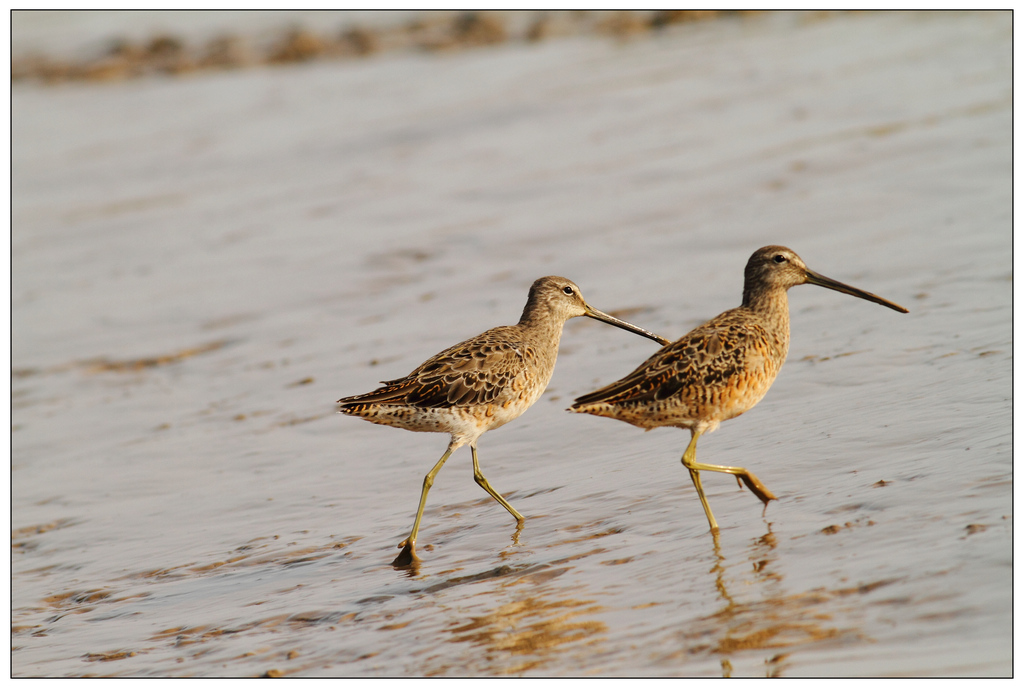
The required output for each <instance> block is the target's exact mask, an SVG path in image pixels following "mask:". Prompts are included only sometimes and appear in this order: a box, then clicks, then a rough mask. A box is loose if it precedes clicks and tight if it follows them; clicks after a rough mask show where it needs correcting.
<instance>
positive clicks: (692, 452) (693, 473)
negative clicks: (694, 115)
mask: <svg viewBox="0 0 1024 688" xmlns="http://www.w3.org/2000/svg"><path fill="white" fill-rule="evenodd" d="M698 437H700V433H699V432H692V434H691V437H690V444H689V445H688V446H687V447H686V451H685V452H684V453H683V466H685V467H686V468H687V469H688V470H689V471H690V479H691V480H693V486H694V487H695V488H697V496H698V497H700V503H701V505H702V506H703V507H704V514H705V515H706V516H707V517H708V525H710V526H711V532H712V533H717V532H718V522H717V521H715V515H714V514H712V513H711V505H710V504H708V499H707V497H705V496H704V487H703V486H702V485H701V484H700V473H699V472H698V471H697V469H696V468H693V467H692V466H693V465H694V458H696V456H697V438H698Z"/></svg>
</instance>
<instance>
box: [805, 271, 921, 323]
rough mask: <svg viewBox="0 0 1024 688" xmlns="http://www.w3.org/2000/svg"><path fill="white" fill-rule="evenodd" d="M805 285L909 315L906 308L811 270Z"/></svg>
mask: <svg viewBox="0 0 1024 688" xmlns="http://www.w3.org/2000/svg"><path fill="white" fill-rule="evenodd" d="M807 284H816V285H818V286H819V287H825V288H826V289H832V290H834V291H839V292H842V293H844V294H849V295H850V296H856V297H857V298H860V299H864V300H866V301H874V302H875V303H880V304H882V305H883V306H885V307H887V308H891V309H893V310H894V311H899V312H900V313H909V312H910V311H908V310H907V309H906V308H904V307H903V306H901V305H899V304H897V303H893V302H892V301H886V300H885V299H883V298H882V297H881V296H875V295H874V294H872V293H870V292H866V291H861V290H860V289H857V288H856V287H851V286H850V285H848V284H843V283H842V282H837V281H835V280H834V279H831V278H829V277H825V276H824V275H819V274H818V273H816V272H814V271H813V270H807Z"/></svg>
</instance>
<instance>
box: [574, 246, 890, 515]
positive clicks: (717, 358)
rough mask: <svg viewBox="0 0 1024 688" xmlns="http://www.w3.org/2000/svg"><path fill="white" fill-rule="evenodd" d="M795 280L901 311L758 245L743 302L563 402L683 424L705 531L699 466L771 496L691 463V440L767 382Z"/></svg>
mask: <svg viewBox="0 0 1024 688" xmlns="http://www.w3.org/2000/svg"><path fill="white" fill-rule="evenodd" d="M798 284H816V285H818V286H819V287H826V288H828V289H834V290H835V291H839V292H842V293H844V294H850V295H851V296H857V297H859V298H862V299H867V300H868V301H874V302H875V303H880V304H882V305H883V306H887V307H889V308H892V309H893V310H896V311H899V312H901V313H906V312H907V309H906V308H904V307H903V306H900V305H897V304H895V303H893V302H891V301H886V300H885V299H883V298H882V297H880V296H875V295H874V294H869V293H868V292H866V291H861V290H860V289H856V288H854V287H851V286H848V285H846V284H843V283H842V282H837V281H835V280H834V279H830V278H828V277H825V276H823V275H819V274H818V273H816V272H814V271H813V270H811V269H809V268H808V267H807V266H806V265H804V262H803V261H802V260H801V259H800V256H798V255H797V254H796V253H794V252H793V251H792V250H790V249H788V248H786V247H784V246H765V247H764V248H760V249H758V250H757V251H755V252H754V255H752V256H750V260H749V261H747V267H746V270H745V272H744V284H743V305H741V306H740V307H739V308H733V309H732V310H728V311H726V312H724V313H722V314H721V315H719V316H718V317H716V318H712V319H711V320H709V321H707V322H706V323H704V324H703V325H701V326H699V327H697V328H695V329H694V330H693V331H691V332H690V333H689V334H687V335H686V336H685V337H683V338H682V339H679V340H677V341H675V342H673V343H671V344H669V345H667V346H665V347H663V348H662V349H661V350H659V351H658V352H657V353H655V354H654V355H653V356H651V357H650V358H649V359H647V360H646V361H644V363H643V364H641V365H640V367H639V368H637V369H636V370H634V371H633V372H632V373H630V374H629V375H627V376H626V377H624V378H622V379H621V380H619V381H618V382H613V383H611V384H610V385H607V386H605V387H602V388H601V389H598V390H596V391H593V392H591V393H589V394H584V395H583V396H581V397H579V398H578V399H576V402H575V403H574V404H573V405H572V407H570V408H569V411H571V412H573V413H590V414H593V415H595V416H606V417H608V418H615V419H616V420H621V421H625V422H627V423H630V424H632V425H636V426H637V427H640V428H643V429H645V430H650V429H652V428H657V427H663V426H667V427H675V428H684V429H687V430H689V431H690V444H689V446H687V448H686V452H685V453H684V454H683V459H682V461H683V466H685V467H686V468H687V470H689V471H690V478H691V479H692V480H693V486H694V487H695V488H697V495H698V496H699V497H700V501H701V504H702V505H703V506H704V513H705V514H707V517H708V523H709V524H710V526H711V532H712V533H717V532H718V523H717V522H716V521H715V517H714V515H713V514H712V513H711V507H710V506H709V505H708V500H707V498H706V497H705V496H704V488H703V487H702V486H701V483H700V471H716V472H719V473H731V474H732V475H734V476H736V482H737V483H739V481H740V480H742V481H743V483H745V484H746V486H747V487H748V488H750V491H751V492H753V493H754V494H755V495H757V497H758V498H759V499H760V500H761V501H762V502H764V504H765V507H767V505H768V502H769V501H770V500H772V499H775V495H773V494H772V493H771V492H770V491H769V490H768V488H766V487H765V486H764V485H763V484H762V483H761V481H760V480H758V479H757V476H755V475H754V474H753V473H751V472H750V471H748V470H747V469H746V468H740V467H738V466H716V465H712V464H705V463H697V460H696V459H697V439H698V438H699V437H700V436H701V435H703V434H704V433H707V432H713V431H714V430H715V429H717V428H718V425H719V423H721V422H722V421H723V420H729V419H730V418H735V417H736V416H738V415H740V414H741V413H745V412H746V411H749V410H750V409H752V408H753V407H754V406H755V405H756V404H757V402H759V401H761V399H762V398H763V397H764V395H765V393H767V392H768V388H769V387H771V386H772V382H774V381H775V376H776V375H778V374H779V369H780V368H782V364H783V363H784V362H785V361H786V354H787V353H788V351H789V303H788V299H787V296H786V291H787V290H788V289H789V288H790V287H795V286H796V285H798Z"/></svg>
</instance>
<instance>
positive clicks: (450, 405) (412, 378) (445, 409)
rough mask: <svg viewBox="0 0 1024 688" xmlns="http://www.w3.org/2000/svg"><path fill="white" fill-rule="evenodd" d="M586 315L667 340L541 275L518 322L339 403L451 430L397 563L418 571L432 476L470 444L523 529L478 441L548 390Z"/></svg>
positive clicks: (377, 416) (389, 421)
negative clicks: (564, 346) (571, 329)
mask: <svg viewBox="0 0 1024 688" xmlns="http://www.w3.org/2000/svg"><path fill="white" fill-rule="evenodd" d="M580 315H585V316H587V317H589V318H594V319H595V320H600V321H601V322H605V323H608V324H609V325H615V326H616V327H621V328H622V329H624V330H628V331H630V332H634V333H636V334H639V335H642V336H644V337H647V338H649V339H653V340H655V341H656V342H658V343H660V344H668V343H669V341H668V340H667V339H665V338H663V337H659V336H658V335H656V334H653V333H651V332H648V331H647V330H644V329H642V328H639V327H637V326H636V325H631V324H630V323H627V322H625V321H622V320H619V319H618V318H614V317H612V316H610V315H608V314H606V313H602V312H601V311H599V310H597V309H596V308H592V307H591V306H590V305H589V304H587V302H586V301H584V300H583V296H582V295H581V294H580V289H579V287H577V286H576V285H575V284H574V283H573V282H572V281H570V280H567V279H566V278H564V277H541V278H540V279H539V280H537V281H536V282H534V283H533V286H532V287H530V295H529V297H528V298H527V300H526V307H525V308H524V309H523V315H522V317H521V318H520V319H519V322H518V323H517V324H515V325H508V326H502V327H495V328H493V329H490V330H487V331H486V332H484V333H483V334H479V335H477V336H476V337H473V338H472V339H467V340H466V341H464V342H462V343H461V344H456V345H455V346H453V347H450V348H448V349H445V350H444V351H442V352H441V353H439V354H437V355H436V356H433V357H432V358H430V359H428V360H427V361H426V362H424V363H423V364H422V365H420V366H419V367H417V368H416V369H415V370H413V371H412V372H411V373H409V374H408V375H406V376H405V377H400V378H398V379H395V380H385V381H382V382H381V384H382V385H384V386H383V387H381V388H380V389H377V390H375V391H373V392H370V393H368V394H359V395H356V396H352V397H345V398H343V399H339V400H338V403H339V404H341V407H340V409H339V411H338V412H339V413H344V414H347V415H350V416H359V417H360V418H365V419H366V420H368V421H370V422H371V423H378V424H380V425H390V426H393V427H396V428H404V429H405V430H412V431H414V432H446V433H448V434H449V435H450V436H451V440H450V441H449V442H448V449H447V451H445V453H444V455H443V456H442V457H441V459H440V460H439V461H438V462H437V463H436V464H435V465H434V467H433V468H431V469H430V472H428V473H427V475H426V477H425V478H424V479H423V491H422V493H421V494H420V505H419V508H418V509H417V510H416V520H415V521H414V522H413V525H412V532H411V533H410V534H409V537H408V538H406V539H405V540H403V541H402V542H401V543H400V544H399V545H398V546H399V547H401V548H402V552H401V553H400V554H399V555H398V556H397V557H396V558H395V560H394V562H392V564H393V565H394V566H400V567H408V566H412V565H413V564H414V563H415V562H416V561H418V560H419V557H418V556H417V555H416V536H417V534H418V533H419V529H420V520H421V519H422V518H423V507H424V506H425V505H426V503H427V492H429V491H430V486H431V485H433V483H434V477H435V476H436V475H437V473H438V471H440V470H441V467H442V466H443V465H444V462H445V461H447V460H448V457H449V456H451V454H452V452H454V451H455V450H456V449H458V448H459V447H461V446H462V445H464V444H468V445H469V448H470V449H471V450H472V451H473V477H474V478H475V480H476V482H477V484H478V485H480V487H482V488H484V490H486V491H487V494H489V495H491V497H493V498H494V499H495V500H496V501H497V502H498V503H499V504H501V505H502V506H503V507H505V508H506V509H508V512H509V513H510V514H512V516H513V518H515V519H516V522H517V523H518V525H519V526H522V524H523V516H522V514H520V513H519V512H518V511H516V510H515V509H514V508H513V507H512V505H511V504H509V503H508V502H507V501H506V500H505V498H504V497H502V496H501V495H500V494H498V492H497V491H496V490H495V489H494V488H492V487H491V486H490V484H489V483H488V482H487V478H485V477H484V474H483V472H482V471H481V470H480V462H479V460H478V458H477V453H476V443H477V440H478V439H479V438H480V436H481V435H483V434H484V433H485V432H487V431H488V430H493V429H494V428H497V427H500V426H502V425H504V424H505V423H508V422H509V421H511V420H514V419H516V418H518V417H519V416H520V415H522V414H523V412H524V411H526V409H528V408H529V407H530V406H531V405H532V404H533V403H534V402H535V401H537V399H539V398H540V395H541V394H542V393H543V392H544V389H545V388H546V387H547V386H548V382H549V381H550V380H551V374H552V373H553V372H554V370H555V359H556V357H557V356H558V343H559V340H560V339H561V336H562V326H563V325H564V324H565V321H566V320H568V319H569V318H575V317H576V316H580Z"/></svg>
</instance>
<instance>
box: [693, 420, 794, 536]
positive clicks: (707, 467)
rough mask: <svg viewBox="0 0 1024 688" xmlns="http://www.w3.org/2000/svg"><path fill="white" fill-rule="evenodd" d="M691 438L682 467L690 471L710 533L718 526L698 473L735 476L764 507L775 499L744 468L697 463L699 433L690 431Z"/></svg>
mask: <svg viewBox="0 0 1024 688" xmlns="http://www.w3.org/2000/svg"><path fill="white" fill-rule="evenodd" d="M691 433H692V437H691V438H690V444H689V446H687V447H686V452H685V453H684V454H683V465H684V466H685V467H686V468H687V470H689V471H690V478H691V479H692V480H693V486H694V487H696V488H697V496H699V497H700V502H701V504H702V505H703V506H704V513H705V514H707V517H708V523H710V524H711V531H712V532H715V531H716V530H717V529H718V524H717V523H716V522H715V517H714V516H713V515H712V514H711V507H710V506H709V505H708V500H707V498H706V497H705V496H704V488H703V487H701V484H700V473H699V471H715V472H717V473H730V474H732V475H734V476H736V480H737V481H739V480H742V481H743V482H744V484H745V485H746V486H747V487H748V488H749V489H750V491H751V492H753V493H754V494H755V495H756V496H757V498H758V499H760V500H761V501H762V502H764V503H765V504H766V505H767V504H768V502H769V501H771V500H773V499H775V495H773V494H772V493H771V491H770V490H769V489H768V488H767V487H765V486H764V484H763V483H762V482H761V481H760V480H758V478H757V476H756V475H754V474H753V473H751V472H750V471H748V470H747V469H746V468H740V467H738V466H716V465H714V464H708V463H697V461H696V458H697V438H698V437H700V435H701V433H699V432H696V431H691Z"/></svg>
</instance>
